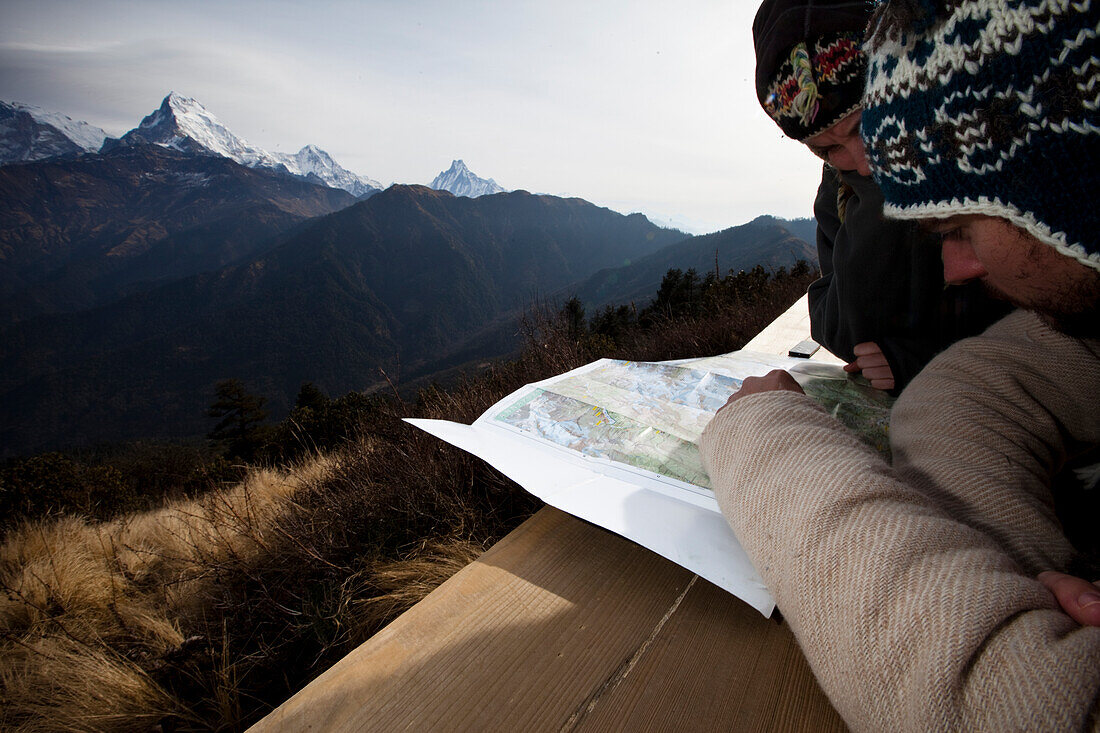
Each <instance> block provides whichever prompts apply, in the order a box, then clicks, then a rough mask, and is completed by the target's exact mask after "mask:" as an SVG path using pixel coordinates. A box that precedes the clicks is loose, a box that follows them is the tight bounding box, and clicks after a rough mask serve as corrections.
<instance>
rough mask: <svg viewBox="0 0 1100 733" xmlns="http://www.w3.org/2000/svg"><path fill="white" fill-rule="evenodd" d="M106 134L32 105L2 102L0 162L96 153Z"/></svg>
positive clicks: (90, 126) (86, 124)
mask: <svg viewBox="0 0 1100 733" xmlns="http://www.w3.org/2000/svg"><path fill="white" fill-rule="evenodd" d="M106 138H107V133H106V132H104V131H103V130H101V129H99V128H98V127H95V126H94V125H89V124H88V123H87V122H81V121H80V120H74V119H73V118H71V117H69V116H68V115H63V114H61V113H59V112H49V111H47V110H44V109H42V108H41V107H36V106H35V105H33V104H22V103H19V102H12V103H6V102H0V165H4V164H6V163H15V162H21V161H31V160H42V159H45V158H53V157H57V156H59V155H73V154H79V153H94V152H95V151H97V150H99V148H100V146H101V145H103V141H104V140H105V139H106Z"/></svg>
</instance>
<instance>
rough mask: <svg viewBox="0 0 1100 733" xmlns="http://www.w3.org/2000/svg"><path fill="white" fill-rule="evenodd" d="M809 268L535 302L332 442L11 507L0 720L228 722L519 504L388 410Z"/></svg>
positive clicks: (482, 396) (248, 713) (511, 372)
mask: <svg viewBox="0 0 1100 733" xmlns="http://www.w3.org/2000/svg"><path fill="white" fill-rule="evenodd" d="M811 279H812V274H811V273H809V272H806V271H804V270H799V271H798V272H797V273H796V274H794V275H791V274H789V273H785V272H784V273H781V274H780V275H778V276H776V277H768V276H767V275H766V274H764V273H762V272H760V273H756V274H755V276H754V277H748V278H747V279H745V278H743V279H742V280H741V281H740V285H738V286H737V287H732V286H729V287H727V289H726V291H725V292H724V294H723V293H720V292H719V290H718V289H716V288H720V287H721V286H722V284H723V283H722V281H719V282H718V283H717V284H715V283H710V285H709V286H708V287H709V288H710V290H708V291H707V293H709V295H707V294H706V293H703V292H702V291H700V292H699V293H697V294H696V295H695V296H692V297H689V298H687V299H686V300H685V299H684V298H679V299H678V298H677V297H671V295H670V294H671V293H672V291H673V290H674V288H673V287H672V285H675V283H672V284H670V285H669V288H668V293H666V295H669V296H670V297H667V298H666V299H665V301H663V303H664V305H663V306H662V308H663V310H662V309H660V308H659V309H657V310H655V311H650V312H648V313H646V314H645V319H637V318H635V319H633V320H632V319H631V318H630V317H628V316H629V314H628V313H627V311H622V312H620V313H619V314H618V316H617V317H613V316H615V314H614V313H604V314H598V316H599V317H596V316H594V317H593V318H592V319H591V321H588V320H587V319H584V318H582V317H581V315H582V314H580V313H578V312H577V310H576V308H575V307H574V309H573V310H572V311H569V310H568V309H566V310H565V311H562V312H561V313H555V312H548V313H544V314H541V315H539V314H535V315H533V316H532V317H531V318H530V320H529V322H528V323H527V324H526V347H525V349H524V351H523V353H522V354H521V355H520V356H519V357H518V358H517V359H516V360H514V361H511V362H508V363H504V364H498V365H494V366H492V367H489V368H487V369H485V370H484V371H483V372H481V373H480V374H478V375H477V376H471V377H467V378H465V379H464V380H463V381H462V382H461V383H460V384H458V385H457V386H455V387H453V388H450V389H441V388H429V389H426V390H422V391H421V392H420V396H419V398H418V400H417V402H416V403H415V404H407V403H404V402H401V401H399V400H398V399H396V398H395V399H393V400H392V401H389V402H387V403H386V407H385V409H383V410H379V411H376V412H375V413H373V414H372V418H371V423H370V424H366V425H362V426H360V430H358V431H357V433H356V436H355V438H354V439H353V440H349V441H347V442H346V444H345V445H344V446H343V447H342V448H338V449H335V450H331V451H328V452H326V453H324V454H323V455H320V454H316V453H314V454H312V455H309V456H307V457H305V458H300V459H297V460H296V462H295V463H293V464H291V465H285V466H282V467H279V468H271V467H266V468H265V467H261V466H253V467H250V468H249V469H248V472H247V475H246V477H245V478H244V480H243V481H241V482H240V483H237V484H234V485H231V486H228V487H226V488H223V489H220V490H216V491H212V492H209V493H206V494H204V495H202V496H201V497H199V498H192V499H177V500H174V501H171V502H169V503H166V504H165V505H163V506H161V507H159V508H157V509H153V510H150V511H146V512H142V513H135V514H129V515H126V516H121V517H116V518H114V519H110V520H108V521H103V522H99V523H96V522H94V521H92V520H90V519H87V518H83V517H80V516H65V517H60V518H59V517H56V516H54V517H46V518H39V519H34V520H28V521H24V522H23V523H21V524H19V525H18V526H16V527H14V528H13V529H11V530H9V531H8V533H7V535H6V537H5V539H4V543H3V545H2V547H0V587H2V588H3V595H2V596H0V628H2V629H3V640H2V642H0V649H2V652H0V728H2V729H4V730H24V731H47V730H49V731H58V730H65V731H73V730H76V731H82V730H88V731H92V730H96V731H100V730H120V731H123V730H153V729H157V730H242V729H244V728H245V727H247V726H248V725H249V724H250V723H252V722H254V721H255V720H257V719H258V718H259V717H260V716H262V715H264V714H265V713H266V712H268V711H270V710H271V709H272V708H273V707H274V706H276V705H278V704H279V703H280V702H282V701H283V700H285V699H286V698H287V697H288V696H289V695H291V694H292V693H293V692H295V691H296V690H298V689H300V688H301V687H302V686H303V685H304V684H306V683H307V682H308V681H309V680H310V679H312V678H313V677H315V676H316V675H318V674H319V673H320V672H322V671H323V670H324V669H326V668H327V667H328V666H330V665H331V664H332V663H334V662H335V661H336V660H338V659H339V658H340V657H342V656H343V655H345V654H346V653H348V652H349V651H350V650H351V649H353V648H354V647H355V646H356V645H357V644H359V643H361V642H362V641H363V640H365V639H367V638H368V637H370V636H371V635H372V634H373V633H375V632H376V631H377V630H378V629H380V628H381V627H382V626H383V625H384V624H386V623H387V622H389V621H390V620H392V619H393V618H394V617H395V616H396V615H398V614H400V613H401V612H402V611H403V610H405V609H406V608H408V607H409V606H410V605H411V604H412V603H414V602H415V601H416V600H417V599H419V598H420V597H422V596H423V595H424V594H426V593H428V592H430V590H431V589H432V588H434V587H435V586H436V585H438V584H439V583H440V582H442V581H443V580H444V579H445V578H446V577H448V576H449V575H450V574H451V573H453V572H455V571H456V570H458V569H459V568H461V567H462V566H463V565H464V564H466V563H468V562H469V561H471V560H472V559H473V558H475V557H477V555H478V554H479V553H480V552H482V551H483V550H484V549H486V548H487V547H489V546H490V545H491V544H493V543H494V542H496V541H497V540H498V539H500V538H501V537H502V536H503V535H504V534H506V533H507V532H509V531H510V530H511V529H512V528H514V527H515V526H516V525H518V524H519V522H521V521H522V520H523V519H524V518H525V517H527V516H529V515H530V514H531V513H532V512H533V511H534V510H536V509H537V508H538V506H539V504H538V502H537V500H535V499H533V498H532V497H531V496H530V495H528V494H527V493H526V492H524V491H523V490H522V489H520V488H519V487H517V486H515V485H514V484H512V483H511V482H510V481H508V480H507V479H505V478H504V477H502V476H501V475H500V474H498V473H497V472H496V471H494V470H493V469H491V468H489V467H487V466H486V465H485V464H484V463H482V462H481V461H480V460H478V459H475V458H473V457H471V456H469V455H468V454H466V453H463V452H462V451H459V450H457V449H455V448H452V447H451V446H448V445H446V444H444V443H442V442H440V441H439V440H437V439H435V438H433V437H431V436H429V435H427V434H424V433H422V432H419V431H417V430H415V429H414V428H412V427H410V426H408V425H406V424H405V423H403V422H401V420H400V418H402V417H406V416H417V417H428V418H442V419H448V420H456V421H461V422H470V421H472V420H473V419H474V418H476V417H477V416H478V415H479V414H480V413H481V412H483V411H484V410H485V409H487V408H488V407H489V406H490V405H492V404H493V403H494V402H495V401H497V400H498V399H500V398H501V397H503V396H504V395H506V394H507V393H509V392H511V391H512V390H514V389H516V388H518V387H519V386H521V385H522V384H524V383H527V382H532V381H536V380H539V379H543V378H546V377H549V376H552V375H553V374H556V373H560V372H562V371H565V370H568V369H571V368H574V367H577V366H580V365H582V364H584V363H587V362H589V361H591V360H593V359H595V358H599V357H605V356H608V357H614V358H629V359H634V360H660V359H671V358H681V357H688V356H703V355H708V354H715V353H722V352H726V351H731V350H734V349H736V348H739V347H740V346H741V345H743V344H744V342H745V341H746V340H747V339H748V338H750V337H751V336H752V335H754V334H755V333H756V332H758V331H759V330H760V329H761V328H762V327H763V326H764V325H766V324H767V323H768V322H770V321H771V320H772V319H773V318H774V317H775V316H776V315H778V314H779V313H780V312H782V311H783V310H784V309H785V308H786V307H788V306H789V305H790V304H791V303H792V302H793V301H794V300H795V299H796V298H798V297H799V296H800V295H801V294H802V293H803V292H804V291H805V288H806V286H807V284H808V282H809V281H810V280H811ZM727 280H728V279H727ZM690 284H691V283H689V285H690ZM726 285H730V284H729V283H728V282H727V283H726ZM689 290H690V288H689ZM699 295H704V296H705V297H702V298H700V297H697V296H699ZM643 320H644V323H641V321H643Z"/></svg>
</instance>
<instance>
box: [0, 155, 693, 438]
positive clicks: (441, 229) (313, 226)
mask: <svg viewBox="0 0 1100 733" xmlns="http://www.w3.org/2000/svg"><path fill="white" fill-rule="evenodd" d="M127 152H128V154H134V152H133V151H127ZM160 154H161V155H171V154H172V153H171V151H162V152H161V153H160ZM103 157H110V156H103ZM227 163H228V161H227ZM229 164H230V165H235V164H232V163H229ZM237 168H238V169H239V170H241V171H245V170H246V169H243V168H241V167H240V166H237ZM246 173H247V174H249V175H253V176H255V175H258V174H257V173H256V172H254V171H246ZM683 237H684V235H682V234H681V233H679V232H673V231H669V230H662V229H658V228H657V227H654V226H653V225H652V224H650V223H649V221H648V220H646V219H645V217H643V216H641V215H633V216H623V215H621V214H616V213H614V212H612V211H609V210H607V209H603V208H600V207H597V206H594V205H592V204H589V203H587V202H585V201H582V200H580V199H561V198H555V197H549V196H533V195H531V194H528V193H524V192H516V193H510V194H502V195H498V196H490V197H482V198H477V199H471V198H464V197H455V196H453V195H451V194H449V193H446V192H440V191H433V190H431V189H428V188H425V187H420V186H393V187H391V188H390V189H388V190H386V191H384V192H382V193H380V194H377V195H375V196H373V197H371V198H370V199H368V200H366V201H363V202H361V203H358V204H355V205H354V206H351V207H348V208H345V209H343V210H341V211H338V212H336V213H334V214H331V215H328V216H322V217H320V218H317V219H314V220H311V221H310V222H308V223H307V224H306V225H304V226H301V227H300V228H298V229H297V230H296V231H294V232H292V233H288V234H285V235H283V236H281V237H277V238H276V239H275V240H270V241H269V243H268V244H266V245H263V246H260V247H259V248H258V249H257V252H258V254H254V255H253V256H251V257H246V258H244V259H243V260H240V261H238V262H237V263H235V264H232V265H230V266H228V267H223V268H221V269H217V270H212V271H207V272H203V273H198V274H194V275H191V276H189V277H184V278H179V279H174V280H170V281H166V282H164V283H162V284H160V285H158V286H156V287H151V288H142V289H140V290H136V291H134V292H131V293H130V294H128V295H125V296H123V297H121V298H119V299H117V300H114V301H112V302H107V303H104V304H103V305H100V306H98V307H94V308H89V309H84V310H80V311H74V312H66V313H54V314H50V315H40V316H38V317H34V318H28V319H23V320H21V321H19V322H16V323H8V324H4V325H3V326H0V344H2V345H0V405H2V408H0V443H2V444H3V445H5V446H8V449H9V450H18V451H27V450H37V449H40V448H44V447H48V446H50V445H51V444H54V443H56V442H58V441H64V442H66V443H82V442H94V441H103V440H117V439H123V438H128V437H137V436H154V435H156V436H164V437H172V436H185V435H195V434H202V433H203V432H205V430H206V429H207V428H208V425H207V424H206V423H207V420H206V418H205V415H204V408H205V406H206V405H207V404H209V402H210V400H211V395H212V393H213V392H212V390H213V386H214V384H215V383H216V382H217V381H218V380H219V379H225V378H229V377H237V378H240V379H243V380H244V381H245V383H246V384H247V385H249V388H250V389H253V390H255V391H257V392H259V393H261V394H265V395H268V396H270V397H271V399H272V404H271V406H272V409H273V411H274V412H275V413H278V412H279V411H280V410H285V409H287V407H288V404H287V403H288V402H289V401H290V400H292V399H293V397H294V395H295V394H296V393H297V389H298V387H299V386H300V385H301V383H302V382H304V381H313V382H315V383H316V384H318V385H319V386H321V387H322V388H323V389H325V390H326V391H327V392H329V393H330V394H342V393H344V392H347V391H349V390H352V389H367V388H370V387H372V385H375V384H376V383H378V382H380V380H381V375H380V372H379V368H380V367H381V368H384V369H386V371H387V374H389V375H391V376H393V377H395V378H399V379H409V378H412V377H414V376H416V375H418V374H426V373H431V372H432V371H433V369H435V368H436V366H437V365H439V364H441V363H445V362H447V360H448V359H450V358H453V356H454V355H455V354H456V353H459V352H462V351H463V350H464V349H466V348H467V347H468V345H469V344H470V343H471V342H472V341H477V340H478V339H481V338H483V336H484V333H485V330H486V329H487V328H490V327H492V326H494V325H497V324H499V322H500V321H502V320H504V319H507V318H514V317H515V316H516V314H517V309H522V308H524V307H526V306H528V305H530V304H531V303H533V302H534V300H535V299H536V298H537V297H539V296H540V295H541V294H543V293H546V292H549V291H550V290H554V289H559V288H561V287H563V286H564V285H566V284H567V283H569V282H572V281H575V280H578V279H582V278H585V277H587V276H588V275H590V274H591V273H593V272H595V271H597V270H599V269H601V268H606V267H609V266H612V265H616V264H621V263H623V262H625V261H629V260H634V259H637V258H640V257H644V256H645V255H647V254H650V253H652V252H655V251H657V250H658V249H660V248H661V247H663V246H666V245H668V244H671V243H673V242H676V241H679V240H681V239H682V238H683ZM514 331H515V329H514V328H512V329H509V332H510V333H514ZM512 346H513V343H507V344H505V343H495V344H493V345H492V348H495V349H496V351H495V352H493V353H487V352H486V349H489V348H490V347H488V346H486V345H485V344H484V343H483V344H482V346H481V348H482V349H483V350H482V352H481V355H482V356H484V357H489V356H492V355H494V353H495V354H502V353H505V352H506V351H508V350H510V348H512Z"/></svg>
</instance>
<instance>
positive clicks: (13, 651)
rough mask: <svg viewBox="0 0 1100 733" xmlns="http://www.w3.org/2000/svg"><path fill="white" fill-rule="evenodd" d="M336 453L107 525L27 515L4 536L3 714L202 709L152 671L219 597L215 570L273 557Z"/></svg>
mask: <svg viewBox="0 0 1100 733" xmlns="http://www.w3.org/2000/svg"><path fill="white" fill-rule="evenodd" d="M332 468H333V466H332V460H331V459H315V460H313V461H311V462H309V463H306V464H303V465H301V466H299V467H297V469H296V470H294V471H291V472H277V471H271V470H256V471H253V472H252V473H250V474H249V475H248V477H247V478H246V479H245V481H243V482H242V483H241V484H239V485H237V486H234V487H231V488H229V489H226V490H224V491H219V492H212V493H210V494H207V495H206V496H204V497H202V498H201V499H198V500H193V501H183V502H177V503H175V504H172V505H169V506H167V507H165V508H163V509H160V510H157V511H151V512H146V513H142V514H138V515H133V516H130V517H125V518H122V519H119V520H116V521H113V522H108V523H104V524H89V523H87V522H85V521H84V520H81V519H78V518H75V517H64V518H61V519H56V520H45V521H36V522H29V523H25V524H24V525H22V526H21V527H19V528H17V529H16V530H14V531H12V532H10V533H9V534H8V536H7V538H6V541H5V542H4V544H3V546H0V588H2V589H3V591H4V593H3V596H2V597H0V629H2V630H3V633H4V638H3V642H2V647H0V648H2V656H0V682H2V684H3V699H4V707H3V710H2V711H0V724H3V726H4V727H6V728H10V729H25V730H105V729H127V728H131V727H134V728H139V729H142V728H148V727H149V726H150V725H152V724H155V722H156V719H159V718H160V717H163V716H166V715H173V716H175V717H177V718H179V719H183V720H196V718H195V716H194V714H193V713H191V712H190V711H189V710H188V709H187V706H186V705H184V704H182V703H181V702H180V701H178V700H176V699H173V697H172V696H171V695H169V694H168V693H167V692H166V691H165V690H163V689H162V688H161V687H160V686H159V685H158V684H157V683H156V682H155V681H154V680H153V678H152V677H151V676H150V675H149V674H148V672H147V671H146V670H145V669H143V666H142V665H141V664H140V662H141V661H146V662H149V661H152V662H153V664H152V665H150V666H155V664H156V660H157V659H159V658H163V657H165V656H168V655H171V654H172V653H173V652H175V651H176V650H179V649H180V648H181V647H182V646H183V645H184V643H185V641H186V639H185V636H184V634H183V632H182V630H181V623H186V622H188V621H189V620H192V619H194V618H196V617H198V616H201V615H202V614H203V613H204V612H205V610H206V608H207V604H208V603H209V602H210V601H211V599H213V598H216V596H217V589H216V588H215V587H213V586H214V585H215V584H216V582H217V577H218V574H217V572H216V571H217V569H218V568H219V567H222V566H225V565H227V564H230V563H234V564H241V563H246V564H247V563H262V562H263V561H264V560H265V558H266V556H267V555H268V554H269V553H270V552H271V549H272V547H271V546H272V544H273V543H275V542H279V541H281V540H280V538H281V535H280V523H281V521H282V520H283V518H284V517H285V516H286V515H287V513H288V512H290V511H292V510H293V508H294V499H295V496H296V495H297V494H299V493H300V492H302V491H303V489H305V488H306V487H309V486H311V485H314V484H316V483H318V482H321V481H323V480H324V479H325V477H326V475H327V474H328V472H329V471H331V470H332Z"/></svg>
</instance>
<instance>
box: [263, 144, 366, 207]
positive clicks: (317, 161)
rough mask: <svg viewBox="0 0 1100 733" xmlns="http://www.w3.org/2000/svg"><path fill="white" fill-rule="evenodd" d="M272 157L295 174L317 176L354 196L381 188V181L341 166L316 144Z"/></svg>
mask: <svg viewBox="0 0 1100 733" xmlns="http://www.w3.org/2000/svg"><path fill="white" fill-rule="evenodd" d="M274 157H275V159H276V160H278V161H279V163H281V164H282V165H284V166H285V167H286V169H287V170H288V171H290V172H291V173H293V174H294V175H296V176H302V177H304V178H314V177H315V178H318V179H320V180H321V181H323V182H324V183H325V185H327V186H332V187H333V188H342V189H344V190H345V191H348V192H349V193H351V194H352V195H354V196H362V195H364V194H367V193H371V192H372V191H373V192H377V191H381V190H382V184H381V183H379V182H378V181H376V180H374V179H373V178H367V177H366V176H360V175H357V174H355V173H352V172H351V171H349V170H348V169H346V168H343V167H341V166H340V164H338V163H337V162H336V161H335V160H333V158H332V156H331V155H329V154H328V153H327V152H325V151H324V150H321V149H320V148H319V147H317V146H316V145H306V146H305V147H304V148H302V149H301V150H299V151H298V152H297V153H295V154H294V155H290V154H287V153H276V154H275V156H274Z"/></svg>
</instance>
